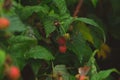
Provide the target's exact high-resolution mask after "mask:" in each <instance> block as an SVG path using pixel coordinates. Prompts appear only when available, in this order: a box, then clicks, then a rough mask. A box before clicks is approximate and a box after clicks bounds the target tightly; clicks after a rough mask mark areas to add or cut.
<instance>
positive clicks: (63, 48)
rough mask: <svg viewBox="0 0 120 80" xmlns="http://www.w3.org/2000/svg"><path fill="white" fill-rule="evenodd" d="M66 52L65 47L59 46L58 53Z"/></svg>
mask: <svg viewBox="0 0 120 80" xmlns="http://www.w3.org/2000/svg"><path fill="white" fill-rule="evenodd" d="M66 50H67V47H66V45H61V46H59V51H60V52H61V53H65V52H66Z"/></svg>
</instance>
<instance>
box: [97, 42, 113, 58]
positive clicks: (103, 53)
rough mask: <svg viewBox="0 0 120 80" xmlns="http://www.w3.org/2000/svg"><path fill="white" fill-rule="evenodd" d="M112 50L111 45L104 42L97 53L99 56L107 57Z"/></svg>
mask: <svg viewBox="0 0 120 80" xmlns="http://www.w3.org/2000/svg"><path fill="white" fill-rule="evenodd" d="M110 52H111V49H110V47H109V46H108V45H107V44H104V43H103V44H102V45H101V47H100V50H99V52H98V53H97V56H98V58H102V59H105V58H107V56H108V54H109V53H110Z"/></svg>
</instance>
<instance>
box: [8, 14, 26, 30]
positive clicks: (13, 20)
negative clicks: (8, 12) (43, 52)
mask: <svg viewBox="0 0 120 80" xmlns="http://www.w3.org/2000/svg"><path fill="white" fill-rule="evenodd" d="M8 19H9V20H10V26H9V27H8V29H7V30H8V31H10V32H21V31H24V30H25V29H26V26H25V25H24V24H23V23H22V21H21V20H20V19H19V17H18V16H17V15H12V16H9V17H8Z"/></svg>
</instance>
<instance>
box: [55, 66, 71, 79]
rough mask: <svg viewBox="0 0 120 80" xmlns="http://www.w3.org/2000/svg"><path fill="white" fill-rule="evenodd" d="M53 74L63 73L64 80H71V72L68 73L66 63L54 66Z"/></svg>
mask: <svg viewBox="0 0 120 80" xmlns="http://www.w3.org/2000/svg"><path fill="white" fill-rule="evenodd" d="M53 74H54V75H58V74H61V75H62V77H63V80H70V74H69V73H68V71H67V69H66V66H65V65H56V66H55V67H54V68H53Z"/></svg>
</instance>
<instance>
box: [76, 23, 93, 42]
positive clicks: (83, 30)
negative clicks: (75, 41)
mask: <svg viewBox="0 0 120 80" xmlns="http://www.w3.org/2000/svg"><path fill="white" fill-rule="evenodd" d="M77 27H78V29H79V30H80V32H81V33H82V35H83V37H84V38H85V39H86V40H87V41H89V42H91V43H92V44H94V41H93V37H92V35H91V33H90V29H89V28H88V27H87V25H86V24H85V23H78V24H77Z"/></svg>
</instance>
